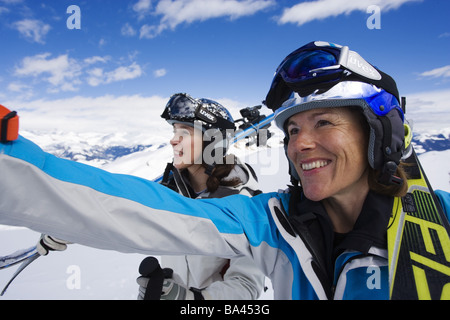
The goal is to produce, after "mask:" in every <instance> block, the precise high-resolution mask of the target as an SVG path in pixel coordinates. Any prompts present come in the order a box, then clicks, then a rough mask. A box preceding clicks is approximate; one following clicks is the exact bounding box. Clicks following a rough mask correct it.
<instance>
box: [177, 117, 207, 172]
mask: <svg viewBox="0 0 450 320" xmlns="http://www.w3.org/2000/svg"><path fill="white" fill-rule="evenodd" d="M196 130H197V129H194V127H191V126H188V125H185V124H181V123H175V124H174V125H173V137H172V139H170V144H171V145H172V148H173V165H174V166H175V168H177V169H179V170H182V169H186V168H189V167H192V166H194V165H197V166H201V164H202V143H203V138H202V133H201V132H196ZM197 131H198V130H197Z"/></svg>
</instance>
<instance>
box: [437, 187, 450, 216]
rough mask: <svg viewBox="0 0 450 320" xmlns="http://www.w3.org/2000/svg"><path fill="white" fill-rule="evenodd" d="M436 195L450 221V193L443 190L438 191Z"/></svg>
mask: <svg viewBox="0 0 450 320" xmlns="http://www.w3.org/2000/svg"><path fill="white" fill-rule="evenodd" d="M435 194H436V195H437V197H438V199H439V202H440V203H441V207H442V209H443V210H444V213H445V214H446V216H447V219H448V220H449V221H450V193H448V192H445V191H442V190H436V191H435Z"/></svg>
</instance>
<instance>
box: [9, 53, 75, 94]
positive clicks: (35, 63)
mask: <svg viewBox="0 0 450 320" xmlns="http://www.w3.org/2000/svg"><path fill="white" fill-rule="evenodd" d="M50 56H51V54H50V53H43V54H38V55H36V56H32V57H25V58H24V59H23V60H22V64H21V66H19V67H16V69H15V74H16V75H18V76H32V77H40V78H41V79H42V80H44V81H47V82H48V83H50V84H51V85H52V87H53V88H52V89H53V90H54V89H56V88H59V89H60V90H63V91H75V90H76V89H75V86H76V85H77V84H79V83H80V81H79V79H78V78H79V76H80V72H81V66H80V64H79V63H78V62H77V61H76V60H75V59H71V58H69V56H68V55H67V54H64V55H60V56H58V57H56V58H50Z"/></svg>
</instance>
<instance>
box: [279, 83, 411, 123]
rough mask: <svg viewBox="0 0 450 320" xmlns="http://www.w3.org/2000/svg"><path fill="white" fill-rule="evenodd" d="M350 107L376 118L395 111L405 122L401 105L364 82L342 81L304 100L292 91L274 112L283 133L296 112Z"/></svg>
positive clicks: (383, 91)
mask: <svg viewBox="0 0 450 320" xmlns="http://www.w3.org/2000/svg"><path fill="white" fill-rule="evenodd" d="M350 106H355V107H360V108H361V109H362V110H361V111H362V112H363V113H366V112H367V111H368V110H371V111H372V114H373V115H374V116H375V117H377V116H381V117H384V116H386V115H387V114H389V113H390V112H391V111H392V110H394V109H396V110H397V111H398V114H399V116H400V119H401V121H404V114H403V110H402V108H401V106H400V104H399V102H398V101H397V99H396V98H395V97H394V96H393V95H392V94H390V93H388V92H387V91H386V90H384V89H381V88H378V87H377V86H375V85H373V84H369V83H365V82H358V81H342V82H340V83H338V84H336V85H335V86H333V87H332V88H331V89H329V90H327V91H326V92H323V93H312V94H310V95H308V96H305V97H302V96H300V95H299V94H298V93H297V92H293V93H292V94H291V96H290V97H289V99H287V100H286V101H285V102H284V103H283V104H282V106H281V107H280V108H278V109H277V110H276V111H275V123H276V125H277V126H278V127H279V128H280V129H282V130H284V125H285V122H286V120H287V119H289V118H290V117H291V116H293V115H294V114H296V113H299V112H303V111H307V110H311V109H318V108H339V107H350Z"/></svg>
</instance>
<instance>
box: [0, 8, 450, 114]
mask: <svg viewBox="0 0 450 320" xmlns="http://www.w3.org/2000/svg"><path fill="white" fill-rule="evenodd" d="M71 5H76V6H78V8H79V9H80V20H71V18H74V17H76V16H74V15H73V11H70V13H67V9H68V8H69V6H71ZM373 6H375V7H373ZM371 8H372V9H373V8H375V9H376V8H379V9H380V14H379V15H378V16H377V15H374V11H371V10H369V11H367V10H368V9H371ZM449 13H450V2H449V1H446V0H422V1H420V0H389V1H387V0H367V1H366V0H359V1H348V0H346V1H344V0H316V1H287V0H284V1H273V0H241V1H238V0H207V1H205V0H172V1H166V0H160V1H156V0H85V1H76V0H51V1H50V0H48V1H36V0H0V34H1V39H2V46H1V48H2V49H1V51H0V68H1V70H2V73H1V74H0V103H2V104H9V106H10V107H12V108H15V109H18V110H19V111H24V112H26V110H29V109H30V108H33V110H35V109H39V108H43V109H44V108H45V104H47V105H50V104H51V103H50V102H55V101H57V102H58V103H59V104H60V105H61V108H64V106H63V105H65V104H67V108H69V106H70V107H71V106H72V105H73V101H74V99H78V100H79V99H84V100H83V101H84V102H85V103H88V102H89V101H90V102H92V101H93V100H95V99H97V100H98V99H102V98H105V97H110V99H109V100H108V101H112V100H114V99H113V98H114V97H116V98H118V99H120V98H122V99H123V98H124V97H139V98H154V99H156V97H160V98H161V100H162V101H163V100H164V99H167V98H168V97H169V96H170V95H171V94H172V93H175V92H181V91H183V92H188V93H191V94H192V95H193V96H196V97H201V96H202V97H209V98H212V99H216V100H219V101H221V102H223V101H226V102H229V103H230V104H234V105H239V106H245V105H254V104H259V103H260V102H261V100H263V99H264V97H265V95H266V93H267V90H268V88H269V85H270V82H271V80H272V76H273V73H274V71H275V69H276V67H277V66H278V64H279V63H280V62H281V60H282V59H283V58H284V57H285V56H286V55H287V54H288V53H290V52H291V51H292V50H294V49H296V48H298V47H300V46H302V45H303V44H306V43H308V42H310V41H314V40H323V41H330V42H335V43H338V44H341V45H348V46H349V47H350V49H352V50H355V51H357V52H359V53H360V54H361V55H362V56H363V57H364V58H365V59H366V60H368V61H369V62H371V63H372V64H374V65H376V66H378V67H379V68H380V69H382V70H383V71H385V72H387V73H389V74H390V75H392V76H393V77H394V78H395V79H396V81H397V84H398V86H399V89H400V91H401V94H402V95H407V96H412V97H413V98H414V99H416V103H419V100H420V97H419V96H417V95H418V94H423V95H425V93H431V94H429V96H427V98H426V99H425V98H424V99H425V100H427V101H428V100H429V99H431V97H434V96H436V95H435V94H433V93H434V92H438V93H439V94H441V96H442V97H441V98H440V99H441V101H448V99H447V97H449V96H450V93H449V92H450V54H449V53H450V22H449V20H448V14H449ZM378 18H379V19H378ZM68 20H69V22H70V21H73V22H76V21H80V29H69V28H68V27H67V21H68ZM368 20H369V22H370V21H371V22H372V23H378V26H379V28H369V27H368V25H367V22H368ZM111 96H112V97H113V98H111ZM433 99H434V98H433ZM87 101H88V102H87ZM44 102H45V103H44ZM130 103H132V102H130ZM158 103H161V101H159V100H158ZM434 103H436V102H434ZM447 106H449V105H448V104H447V105H446V107H447ZM162 107H163V106H161V108H162ZM441 107H442V106H441ZM154 108H157V106H154ZM41 110H42V109H41ZM66 110H67V109H66ZM447 110H449V109H447Z"/></svg>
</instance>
